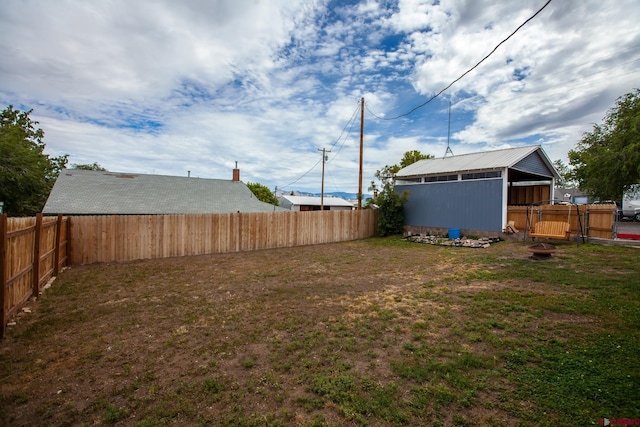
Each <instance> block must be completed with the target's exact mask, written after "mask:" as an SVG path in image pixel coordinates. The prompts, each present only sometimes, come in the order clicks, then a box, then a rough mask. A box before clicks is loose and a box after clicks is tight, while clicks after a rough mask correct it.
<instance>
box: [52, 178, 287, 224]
mask: <svg viewBox="0 0 640 427" xmlns="http://www.w3.org/2000/svg"><path fill="white" fill-rule="evenodd" d="M273 211H285V209H282V208H279V207H276V206H273V205H270V204H268V203H264V202H261V201H260V200H258V199H257V198H256V197H255V196H254V194H253V193H252V192H251V190H249V188H248V187H247V186H246V185H245V184H244V183H243V182H241V181H231V180H222V179H204V178H190V177H179V176H166V175H145V174H134V173H121V172H98V171H86V170H77V169H65V170H63V171H61V172H60V175H59V176H58V179H57V180H56V182H55V184H54V186H53V189H52V190H51V193H50V194H49V198H48V200H47V203H46V204H45V206H44V209H43V210H42V212H43V213H45V214H59V213H61V214H69V215H103V214H134V215H146V214H203V213H233V212H273Z"/></svg>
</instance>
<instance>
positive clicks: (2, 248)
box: [0, 214, 69, 337]
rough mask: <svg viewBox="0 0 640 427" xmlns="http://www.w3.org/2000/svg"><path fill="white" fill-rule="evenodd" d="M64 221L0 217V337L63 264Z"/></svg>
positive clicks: (66, 241) (65, 251)
mask: <svg viewBox="0 0 640 427" xmlns="http://www.w3.org/2000/svg"><path fill="white" fill-rule="evenodd" d="M68 230H69V228H68V218H63V217H62V216H61V215H60V216H58V217H57V218H51V217H43V216H42V214H38V215H37V216H36V217H31V218H7V215H5V214H3V215H0V321H1V322H2V325H1V327H0V337H2V336H4V332H5V328H6V323H7V321H8V320H9V318H11V317H12V316H14V315H15V314H16V313H17V312H18V310H20V308H21V307H22V306H23V305H24V304H25V303H26V302H27V301H28V300H29V298H31V297H32V296H38V294H39V293H40V290H41V289H42V287H43V285H45V284H46V283H47V281H48V280H49V279H51V278H52V277H53V276H55V275H57V274H58V272H59V271H60V269H62V268H63V267H64V266H65V265H67V261H68V259H69V239H68V235H67V232H68Z"/></svg>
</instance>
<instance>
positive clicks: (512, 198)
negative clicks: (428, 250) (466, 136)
mask: <svg viewBox="0 0 640 427" xmlns="http://www.w3.org/2000/svg"><path fill="white" fill-rule="evenodd" d="M558 178H559V175H558V172H557V171H556V169H555V168H554V166H553V163H552V162H551V161H550V160H549V157H548V156H547V155H546V153H545V152H544V150H543V149H542V147H541V146H539V145H535V146H525V147H518V148H509V149H503V150H494V151H486V152H480V153H471V154H463V155H458V156H448V157H442V158H434V159H425V160H420V161H418V162H416V163H413V164H411V165H409V166H407V167H405V168H403V169H401V170H400V171H399V172H398V173H397V174H396V185H395V189H396V191H397V192H399V193H402V192H404V191H408V192H409V197H408V201H407V203H406V204H405V227H407V228H409V229H412V228H413V229H419V228H430V229H451V228H458V229H463V230H465V231H466V232H467V233H469V232H473V231H489V232H494V231H496V232H499V231H502V230H503V229H504V227H505V226H506V225H507V206H510V205H528V204H532V203H537V202H543V201H548V200H553V199H554V183H555V180H556V179H558Z"/></svg>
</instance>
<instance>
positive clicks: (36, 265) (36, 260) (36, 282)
mask: <svg viewBox="0 0 640 427" xmlns="http://www.w3.org/2000/svg"><path fill="white" fill-rule="evenodd" d="M41 234H42V214H41V213H39V214H36V229H35V235H36V236H35V241H34V242H33V273H32V274H33V297H34V298H38V295H39V294H40V289H39V286H40V235H41Z"/></svg>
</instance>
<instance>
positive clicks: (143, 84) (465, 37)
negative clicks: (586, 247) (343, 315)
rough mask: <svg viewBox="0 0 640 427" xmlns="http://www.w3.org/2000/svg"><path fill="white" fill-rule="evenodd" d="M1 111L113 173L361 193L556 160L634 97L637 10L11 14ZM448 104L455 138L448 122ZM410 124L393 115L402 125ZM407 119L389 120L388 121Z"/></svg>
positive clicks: (59, 9)
mask: <svg viewBox="0 0 640 427" xmlns="http://www.w3.org/2000/svg"><path fill="white" fill-rule="evenodd" d="M2 3H3V4H2V8H0V28H2V32H0V104H2V108H5V107H6V106H8V105H10V104H11V105H13V106H14V107H15V108H18V109H21V110H29V109H33V113H32V118H33V119H35V120H38V121H39V122H40V127H41V128H42V129H43V130H44V131H45V139H44V141H45V143H46V152H47V153H48V154H50V155H53V156H57V155H61V154H68V155H69V163H70V164H74V163H76V164H85V163H93V162H98V163H100V165H102V166H103V167H105V168H107V169H108V170H110V171H122V172H137V173H149V174H162V175H181V176H186V175H187V173H188V172H187V171H191V176H193V177H202V178H221V179H230V178H231V173H232V169H233V167H234V165H235V162H236V161H237V162H238V166H239V168H240V169H241V178H242V180H243V181H245V182H247V181H251V182H259V183H262V184H265V185H267V186H269V187H270V188H271V189H274V188H275V187H276V186H277V188H278V189H285V190H303V191H319V190H320V184H321V172H322V162H321V160H322V157H321V153H320V152H319V151H318V149H322V148H326V149H327V150H331V152H330V153H328V161H327V162H326V164H325V169H326V172H325V191H327V192H332V191H345V192H354V193H355V192H357V190H358V164H359V151H360V150H359V130H360V111H359V105H360V99H361V98H362V97H364V98H365V121H364V130H365V136H364V174H363V187H364V188H363V189H364V191H365V192H366V190H367V187H368V185H369V182H370V181H371V180H372V179H374V177H373V175H374V173H375V171H376V170H377V169H380V168H381V167H383V166H384V165H387V164H393V163H398V162H399V160H400V159H401V157H402V155H403V154H404V153H405V152H406V151H408V150H420V151H421V152H422V153H428V154H433V155H435V156H436V157H442V156H443V155H444V154H445V151H446V148H447V140H449V141H450V147H451V150H452V151H453V153H454V154H464V153H468V152H477V151H484V150H491V149H498V148H506V147H515V146H521V145H530V144H542V146H543V147H544V149H545V151H546V152H547V154H548V155H549V157H550V158H551V160H556V159H562V160H563V161H565V162H566V153H567V151H568V150H570V149H571V148H573V147H574V146H575V143H576V142H577V141H578V140H579V139H580V136H581V135H582V133H583V132H585V131H589V130H591V129H592V126H593V124H594V123H601V121H602V118H603V117H604V115H605V113H606V111H607V110H608V109H609V108H611V107H612V106H613V105H614V103H615V100H616V98H618V97H619V96H621V95H623V94H625V93H628V92H630V91H632V90H633V89H634V88H636V87H639V86H640V25H638V22H640V5H639V4H638V1H637V0H618V1H615V2H613V1H602V0H554V1H551V3H550V4H549V5H548V6H547V7H546V8H544V10H542V11H541V12H540V13H539V14H538V15H537V16H536V17H535V18H534V19H532V20H531V21H530V22H529V23H528V24H527V25H525V26H524V27H523V28H522V29H520V30H519V31H518V32H517V33H516V34H515V35H513V36H512V37H511V38H510V39H509V40H508V41H506V42H505V43H503V44H502V45H501V46H500V47H499V48H498V49H497V50H496V51H495V53H493V54H492V55H491V56H490V57H489V58H488V59H487V60H486V61H484V62H483V63H482V64H481V65H479V66H478V67H477V68H476V69H475V70H473V71H471V72H470V73H468V74H467V75H466V76H465V77H464V78H462V79H461V80H459V81H458V82H457V83H455V84H454V85H453V86H452V87H451V88H450V89H448V90H447V91H445V92H444V93H443V94H442V95H440V96H439V97H437V98H436V99H434V100H433V101H432V102H430V103H428V104H426V105H425V106H424V107H422V108H419V109H417V110H415V111H413V112H412V113H410V114H408V115H407V114H406V113H408V112H409V111H411V110H412V109H413V108H414V107H416V106H418V105H421V104H423V103H424V102H425V101H427V100H429V99H430V98H431V97H432V96H433V95H435V94H436V93H438V92H440V91H441V90H442V89H443V88H445V87H446V86H448V85H449V84H450V83H451V82H453V81H454V80H455V79H457V78H458V77H460V76H461V75H462V74H463V73H464V72H466V71H467V70H469V69H470V68H472V67H473V66H474V65H475V64H476V63H477V62H478V61H480V60H481V59H482V58H483V57H485V56H486V55H487V54H489V53H490V52H491V51H492V50H493V49H494V47H496V46H497V45H498V44H499V43H500V42H501V41H502V40H504V39H505V38H506V37H507V36H508V35H509V34H511V33H512V32H513V31H514V30H515V29H516V28H517V27H518V26H519V25H521V24H522V23H523V22H525V21H526V20H527V19H528V18H529V17H531V16H532V15H533V14H534V13H535V12H536V11H538V10H539V9H540V8H541V7H543V6H544V4H545V3H546V0H522V1H501V0H440V1H436V0H428V1H423V0H380V1H374V0H362V1H356V0H353V1H351V0H344V1H321V0H182V1H174V0H138V1H127V0H111V1H79V0H78V1H66V0H56V1H49V0H4V1H3V2H2ZM449 105H451V121H450V132H449V131H448V128H449V120H448V109H449ZM398 116H401V117H399V118H395V117H398ZM394 118H395V119H394Z"/></svg>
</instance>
